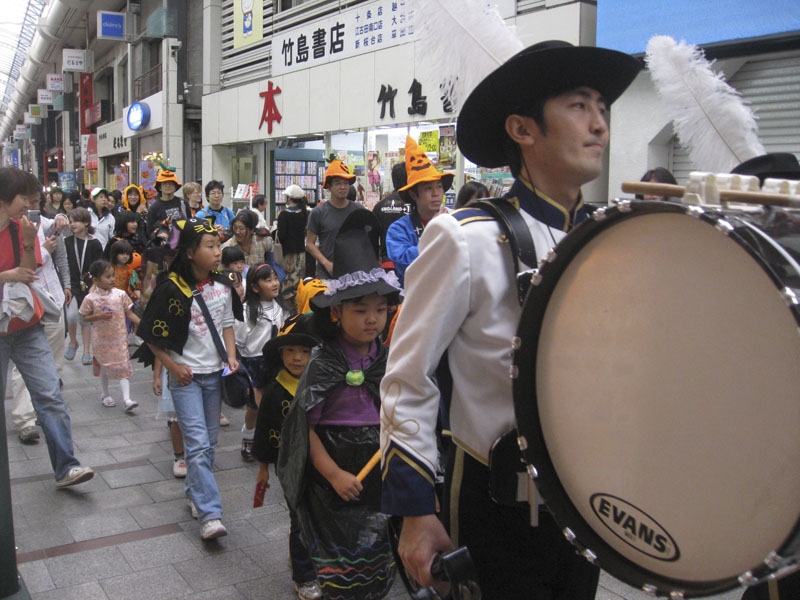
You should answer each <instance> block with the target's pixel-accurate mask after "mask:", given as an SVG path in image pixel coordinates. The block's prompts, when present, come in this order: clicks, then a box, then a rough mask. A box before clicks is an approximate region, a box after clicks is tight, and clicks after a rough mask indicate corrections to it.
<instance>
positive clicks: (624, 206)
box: [617, 200, 633, 213]
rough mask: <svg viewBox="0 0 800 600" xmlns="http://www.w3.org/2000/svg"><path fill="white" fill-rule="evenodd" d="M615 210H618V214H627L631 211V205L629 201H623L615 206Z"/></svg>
mask: <svg viewBox="0 0 800 600" xmlns="http://www.w3.org/2000/svg"><path fill="white" fill-rule="evenodd" d="M617 208H618V209H619V212H624V213H629V212H631V211H632V210H633V204H632V203H631V201H630V200H623V201H622V202H620V203H619V204H617Z"/></svg>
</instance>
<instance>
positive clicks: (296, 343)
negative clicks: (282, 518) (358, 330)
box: [253, 315, 322, 600]
mask: <svg viewBox="0 0 800 600" xmlns="http://www.w3.org/2000/svg"><path fill="white" fill-rule="evenodd" d="M311 320H312V317H311V315H295V316H293V317H290V318H289V319H287V320H286V321H284V323H283V325H282V326H281V328H280V330H279V331H278V335H277V336H275V337H273V338H272V339H270V340H269V341H268V342H267V343H266V344H264V364H265V365H266V369H265V370H266V371H268V372H271V373H277V374H276V375H275V377H273V378H272V380H271V381H269V382H267V384H266V386H265V387H264V390H263V394H262V397H261V404H260V405H259V407H258V417H257V419H256V426H255V437H254V439H253V456H254V457H255V458H256V459H257V460H258V461H259V462H260V463H261V464H260V465H259V466H260V469H259V472H258V479H257V481H258V483H259V484H260V485H262V486H264V487H269V471H268V468H267V465H268V464H269V463H275V461H276V460H277V459H278V450H279V448H280V445H281V427H282V426H283V419H284V417H285V416H286V414H287V413H288V412H289V407H291V405H292V402H293V401H294V395H295V392H296V391H297V384H298V381H299V378H300V376H301V375H302V374H303V371H305V369H306V365H308V361H309V358H310V357H311V350H312V349H313V348H314V347H315V346H317V345H319V339H317V338H316V337H315V336H314V335H313V334H312V333H311ZM289 560H290V562H291V565H292V579H293V580H294V583H295V590H296V591H297V597H298V599H299V600H314V599H316V598H321V597H322V590H321V589H320V587H319V583H317V573H316V571H315V570H314V563H312V562H311V557H310V556H309V554H308V549H307V548H306V545H305V544H304V543H303V541H302V539H301V537H300V525H299V523H298V522H297V513H295V511H293V510H291V509H289Z"/></svg>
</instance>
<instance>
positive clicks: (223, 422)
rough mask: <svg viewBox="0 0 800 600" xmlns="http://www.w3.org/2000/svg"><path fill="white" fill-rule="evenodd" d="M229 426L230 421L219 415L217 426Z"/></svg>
mask: <svg viewBox="0 0 800 600" xmlns="http://www.w3.org/2000/svg"><path fill="white" fill-rule="evenodd" d="M230 424H231V422H230V419H228V417H226V416H225V415H223V414H222V413H219V426H220V427H227V426H228V425H230Z"/></svg>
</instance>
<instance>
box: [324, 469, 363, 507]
mask: <svg viewBox="0 0 800 600" xmlns="http://www.w3.org/2000/svg"><path fill="white" fill-rule="evenodd" d="M329 481H330V484H331V485H332V486H333V489H334V490H336V493H337V494H339V496H340V497H341V499H342V500H355V499H356V498H358V495H359V494H360V493H361V490H363V489H364V486H362V485H361V482H360V481H359V480H358V479H357V478H356V476H355V475H353V474H352V473H349V472H348V471H344V470H342V469H339V470H338V472H337V473H334V474H333V476H332V477H331V478H330V480H329Z"/></svg>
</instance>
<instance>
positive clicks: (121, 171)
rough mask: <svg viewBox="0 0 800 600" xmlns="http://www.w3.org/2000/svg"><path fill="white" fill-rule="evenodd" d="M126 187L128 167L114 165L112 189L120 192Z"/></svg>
mask: <svg viewBox="0 0 800 600" xmlns="http://www.w3.org/2000/svg"><path fill="white" fill-rule="evenodd" d="M126 187H128V169H126V168H125V167H114V189H117V190H119V191H120V192H121V191H122V190H124V189H125V188H126Z"/></svg>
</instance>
